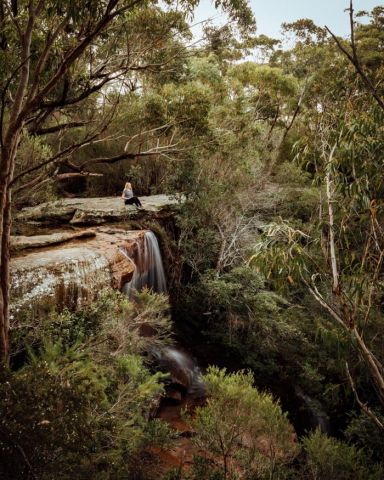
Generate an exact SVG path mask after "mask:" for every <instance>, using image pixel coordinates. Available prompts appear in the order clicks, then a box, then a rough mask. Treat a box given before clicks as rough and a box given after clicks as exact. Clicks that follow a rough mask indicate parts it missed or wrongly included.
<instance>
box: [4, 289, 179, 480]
mask: <svg viewBox="0 0 384 480" xmlns="http://www.w3.org/2000/svg"><path fill="white" fill-rule="evenodd" d="M167 309H168V304H167V299H166V298H165V297H163V296H161V295H156V294H151V293H150V292H148V291H143V292H141V293H139V294H138V295H137V301H136V303H135V304H132V303H131V302H129V301H128V300H127V298H126V297H125V296H123V295H122V294H120V293H119V292H104V293H103V294H102V295H101V296H100V298H99V300H98V301H97V302H96V303H94V304H92V305H89V306H88V307H86V308H84V309H83V310H80V311H78V312H76V313H70V312H63V313H61V314H54V313H52V314H51V315H50V317H49V318H48V319H45V321H44V323H42V324H40V325H39V327H40V329H37V330H34V332H33V333H34V335H36V337H35V338H34V340H35V342H36V341H37V339H39V342H38V343H35V344H34V348H33V349H29V360H28V361H27V362H26V363H25V364H24V365H23V366H22V367H21V368H20V369H18V370H16V371H10V370H7V369H5V368H3V369H2V371H1V377H2V378H1V382H0V397H1V398H0V412H1V423H0V430H1V438H0V473H1V475H3V476H4V478H14V479H15V480H16V479H22V478H28V476H29V475H35V476H36V477H38V478H42V479H51V478H56V477H57V472H60V478H63V479H76V478H79V479H82V478H90V477H92V478H95V479H100V480H104V479H107V478H121V476H124V475H128V476H129V478H141V477H140V475H143V478H151V477H150V470H151V468H152V467H151V465H153V462H154V458H153V457H152V456H151V454H150V450H149V449H150V447H152V446H156V447H165V446H167V445H168V444H169V442H170V441H171V440H172V438H173V436H174V435H173V434H171V432H170V429H169V427H168V426H167V425H166V424H164V423H162V422H161V421H159V420H157V419H152V414H153V411H154V409H155V407H156V405H157V402H158V401H159V397H160V396H161V394H162V392H163V381H164V380H165V378H166V375H164V374H162V373H151V372H150V370H149V369H148V366H146V365H145V364H144V360H143V357H142V354H143V353H144V352H147V351H148V349H150V348H153V347H154V346H157V347H159V346H160V345H162V344H164V342H165V343H166V342H167V339H168V337H169V331H170V322H169V319H168V316H167V314H166V310H167ZM144 327H145V328H148V329H150V331H151V334H152V336H151V337H148V336H147V337H142V336H141V329H142V328H144ZM46 339H49V340H46ZM31 340H32V337H29V338H28V339H25V341H31ZM147 469H148V471H147ZM136 476H137V477H136Z"/></svg>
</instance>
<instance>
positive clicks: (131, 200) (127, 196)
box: [121, 182, 142, 208]
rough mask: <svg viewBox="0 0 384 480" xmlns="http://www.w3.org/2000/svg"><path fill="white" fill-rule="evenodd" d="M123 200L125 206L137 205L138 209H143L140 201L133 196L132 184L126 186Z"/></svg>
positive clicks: (122, 196) (128, 183)
mask: <svg viewBox="0 0 384 480" xmlns="http://www.w3.org/2000/svg"><path fill="white" fill-rule="evenodd" d="M121 198H123V199H124V203H125V205H136V207H137V208H141V207H142V205H141V202H140V200H139V199H138V198H137V197H135V196H134V195H133V190H132V185H131V182H127V183H126V184H125V187H124V190H123V194H122V195H121Z"/></svg>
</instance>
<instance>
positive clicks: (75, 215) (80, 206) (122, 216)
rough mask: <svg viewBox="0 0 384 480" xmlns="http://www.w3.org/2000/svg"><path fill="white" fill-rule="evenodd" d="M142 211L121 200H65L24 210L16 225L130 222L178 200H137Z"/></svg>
mask: <svg viewBox="0 0 384 480" xmlns="http://www.w3.org/2000/svg"><path fill="white" fill-rule="evenodd" d="M140 200H141V202H142V204H143V208H142V209H137V208H136V207H135V206H132V205H124V202H123V200H122V199H121V198H120V197H102V198H65V199H62V200H57V201H54V202H46V203H43V204H41V205H37V206H36V207H28V208H24V209H23V210H21V212H19V213H18V214H17V216H16V221H23V222H39V223H41V224H45V225H62V224H71V225H100V224H104V223H108V222H122V221H126V220H129V219H136V218H142V217H145V216H155V217H156V215H158V214H161V213H164V212H166V211H167V210H169V209H170V208H171V207H172V206H174V205H176V204H177V203H179V200H178V199H176V198H174V197H169V196H168V195H151V196H148V197H140Z"/></svg>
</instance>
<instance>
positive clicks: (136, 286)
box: [121, 231, 205, 397]
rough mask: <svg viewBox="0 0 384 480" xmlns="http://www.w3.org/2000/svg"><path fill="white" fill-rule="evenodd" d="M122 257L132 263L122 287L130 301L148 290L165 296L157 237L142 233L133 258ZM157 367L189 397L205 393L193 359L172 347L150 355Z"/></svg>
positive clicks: (165, 290) (163, 275)
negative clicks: (129, 278)
mask: <svg viewBox="0 0 384 480" xmlns="http://www.w3.org/2000/svg"><path fill="white" fill-rule="evenodd" d="M121 251H122V253H124V255H126V256H127V257H128V258H130V260H131V261H133V262H134V264H135V266H136V268H135V271H134V274H133V276H132V279H131V281H130V282H128V283H126V284H125V285H124V287H123V292H124V293H126V295H128V297H129V298H133V297H134V294H135V292H139V291H140V290H142V289H143V288H149V289H151V290H152V291H154V292H156V293H167V282H166V279H165V273H164V267H163V260H162V257H161V252H160V248H159V244H158V241H157V238H156V235H155V234H154V233H153V232H151V231H148V232H145V234H144V241H143V243H142V244H137V245H136V253H135V255H134V258H131V257H129V255H128V253H127V252H126V251H124V250H123V249H122V250H121ZM152 355H153V357H154V358H155V359H156V362H157V363H158V365H159V367H160V368H161V369H162V370H165V371H168V372H169V373H170V374H171V377H172V378H173V380H172V382H173V383H174V384H175V385H179V386H180V385H183V386H184V387H185V389H186V392H187V394H188V395H189V396H191V397H201V396H204V394H205V387H204V384H203V382H202V379H201V372H200V368H199V367H198V366H197V364H196V362H195V361H194V360H193V358H192V357H191V356H190V355H188V354H187V353H186V352H183V351H181V350H179V349H177V348H175V347H165V348H162V349H161V350H156V351H153V352H152Z"/></svg>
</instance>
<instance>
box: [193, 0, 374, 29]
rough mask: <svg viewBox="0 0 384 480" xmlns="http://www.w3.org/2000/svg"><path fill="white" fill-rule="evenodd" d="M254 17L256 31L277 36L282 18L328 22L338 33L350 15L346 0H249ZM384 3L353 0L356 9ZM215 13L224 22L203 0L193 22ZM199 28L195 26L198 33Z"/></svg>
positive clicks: (218, 13) (364, 8)
mask: <svg viewBox="0 0 384 480" xmlns="http://www.w3.org/2000/svg"><path fill="white" fill-rule="evenodd" d="M250 3H251V6H252V9H253V11H254V13H255V17H256V21H257V33H258V34H259V35H260V34H262V33H264V34H265V35H268V36H270V37H274V38H280V36H281V35H280V26H281V24H282V23H283V22H293V21H295V20H298V19H299V18H311V19H312V20H314V22H315V23H316V24H317V25H319V26H321V27H323V26H324V25H327V26H328V27H329V28H331V30H333V31H334V32H335V33H336V34H337V35H340V36H346V35H348V33H349V18H348V14H347V13H346V12H344V9H345V8H347V7H349V0H251V1H250ZM377 5H383V1H382V0H355V1H354V8H355V11H359V10H368V11H369V10H372V8H373V7H375V6H377ZM214 16H216V17H217V18H216V20H215V23H225V17H224V16H223V15H220V12H218V11H216V10H215V8H214V7H213V4H212V1H210V0H202V1H201V3H200V5H199V7H198V9H197V10H196V14H195V20H194V22H200V21H202V20H205V19H207V18H209V17H214ZM199 30H200V28H199V27H195V28H194V30H193V31H194V33H195V35H198V32H199Z"/></svg>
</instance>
